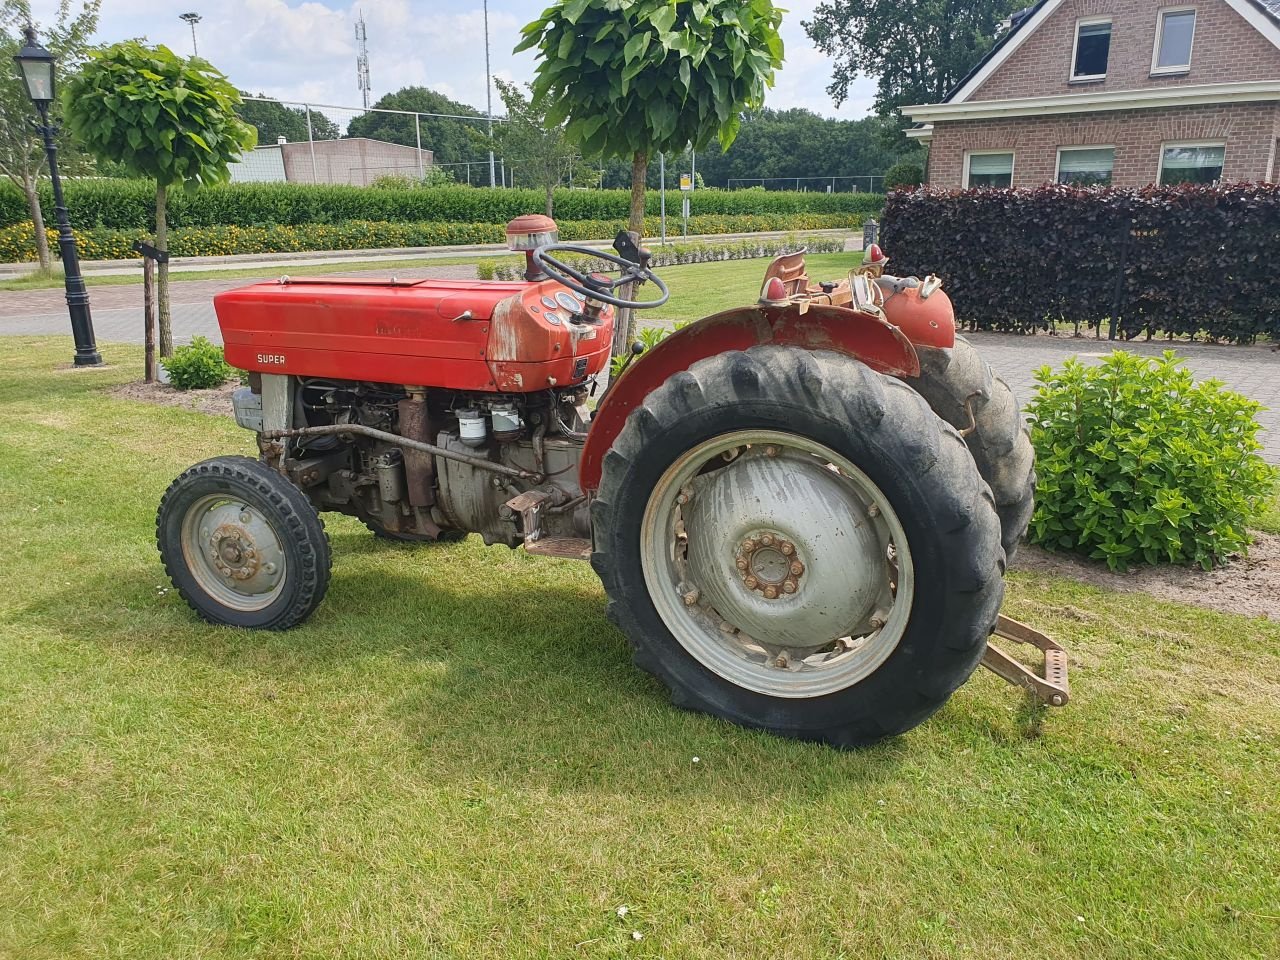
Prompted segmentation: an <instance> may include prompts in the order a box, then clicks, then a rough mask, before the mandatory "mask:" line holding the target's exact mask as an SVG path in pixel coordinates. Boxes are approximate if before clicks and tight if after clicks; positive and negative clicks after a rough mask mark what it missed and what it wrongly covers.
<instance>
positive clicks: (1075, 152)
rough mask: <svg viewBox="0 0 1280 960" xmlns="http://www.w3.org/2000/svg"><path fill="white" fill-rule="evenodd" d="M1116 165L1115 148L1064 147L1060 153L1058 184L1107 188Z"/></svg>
mask: <svg viewBox="0 0 1280 960" xmlns="http://www.w3.org/2000/svg"><path fill="white" fill-rule="evenodd" d="M1115 165H1116V148H1115V147H1063V148H1062V149H1060V150H1059V151H1058V182H1059V183H1073V184H1075V185H1076V186H1078V187H1097V186H1102V187H1107V186H1110V185H1111V171H1112V170H1113V169H1114V168H1115Z"/></svg>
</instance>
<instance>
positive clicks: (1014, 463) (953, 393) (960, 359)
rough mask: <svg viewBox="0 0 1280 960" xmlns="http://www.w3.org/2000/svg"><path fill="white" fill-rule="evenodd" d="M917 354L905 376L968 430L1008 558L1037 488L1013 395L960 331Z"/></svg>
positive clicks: (1023, 533) (934, 405) (1024, 526)
mask: <svg viewBox="0 0 1280 960" xmlns="http://www.w3.org/2000/svg"><path fill="white" fill-rule="evenodd" d="M919 354H920V376H919V377H908V378H906V382H907V383H908V384H909V385H910V386H911V387H912V389H914V390H915V391H916V392H917V393H919V394H920V396H922V397H924V398H925V400H926V401H928V403H929V408H930V409H931V410H933V412H934V413H936V414H937V415H938V416H940V417H941V418H942V419H943V420H945V421H947V423H949V424H951V425H952V426H953V427H955V428H956V429H957V430H961V431H967V433H966V435H965V443H966V444H967V445H968V447H969V452H970V453H971V454H973V460H974V463H976V464H977V465H978V473H980V474H982V479H983V480H985V481H987V484H988V485H989V486H990V487H991V495H992V496H993V497H994V498H995V501H996V512H997V513H999V514H1000V531H1001V533H1000V540H1001V542H1002V543H1003V544H1004V552H1005V558H1006V559H1007V560H1008V561H1010V562H1011V561H1012V560H1013V556H1014V554H1015V553H1016V552H1017V550H1018V544H1019V543H1021V541H1022V538H1023V537H1025V536H1026V533H1027V527H1028V525H1029V524H1030V523H1031V514H1032V513H1033V512H1034V511H1035V493H1036V470H1035V463H1036V455H1035V450H1034V449H1033V448H1032V446H1031V434H1030V432H1029V430H1028V428H1027V423H1026V420H1025V419H1024V418H1023V416H1022V412H1021V410H1020V409H1019V407H1018V401H1017V398H1015V397H1014V395H1013V391H1012V390H1011V389H1009V385H1008V384H1007V383H1005V382H1004V381H1003V380H1001V379H1000V378H999V377H997V376H996V375H995V374H994V373H993V372H992V370H991V365H990V364H988V363H987V362H986V361H985V360H983V359H982V357H981V356H980V355H979V354H978V351H977V350H975V349H974V348H973V345H972V344H971V343H969V341H968V340H966V339H964V337H956V343H955V346H954V347H952V348H951V349H950V350H949V351H948V350H937V349H932V348H928V347H924V348H920V349H919ZM971 411H972V418H971V417H970V412H971Z"/></svg>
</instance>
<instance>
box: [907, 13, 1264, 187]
mask: <svg viewBox="0 0 1280 960" xmlns="http://www.w3.org/2000/svg"><path fill="white" fill-rule="evenodd" d="M902 112H903V113H904V114H906V115H907V116H908V117H910V118H911V119H912V120H913V121H915V124H916V125H915V126H914V127H913V128H911V129H910V130H908V135H909V136H912V137H915V138H917V139H919V140H921V141H923V142H924V143H927V144H928V145H929V160H928V167H927V180H928V182H929V184H930V185H931V186H934V187H942V188H954V187H967V186H974V187H980V186H992V187H1007V186H1014V187H1034V186H1038V185H1040V184H1042V183H1055V182H1057V183H1084V184H1093V183H1101V184H1112V185H1115V186H1142V185H1145V184H1148V183H1178V182H1184V181H1193V182H1211V181H1214V180H1219V179H1221V180H1275V179H1276V178H1277V177H1278V176H1280V157H1277V153H1280V0H1193V2H1189V3H1179V2H1177V0H1170V2H1163V3H1162V2H1159V0H1040V2H1038V3H1036V4H1035V5H1034V6H1031V7H1029V8H1027V9H1026V10H1022V11H1019V13H1017V14H1014V16H1013V17H1012V18H1011V20H1010V26H1009V29H1008V30H1007V31H1006V32H1005V34H1004V35H1003V36H1002V37H1001V39H1000V41H999V42H998V43H997V44H996V45H995V47H994V48H992V50H991V52H990V53H989V54H987V56H986V57H985V58H984V59H983V60H982V61H981V62H980V63H979V64H978V65H977V66H976V67H975V68H974V69H973V71H972V72H971V73H970V74H969V75H968V76H967V77H965V78H964V79H963V80H962V81H960V83H959V84H958V85H957V86H956V88H955V89H954V90H952V91H951V93H949V94H948V95H947V97H946V98H945V99H944V100H943V101H942V102H941V103H933V104H926V105H921V106H914V107H903V108H902Z"/></svg>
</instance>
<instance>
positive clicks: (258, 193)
mask: <svg viewBox="0 0 1280 960" xmlns="http://www.w3.org/2000/svg"><path fill="white" fill-rule="evenodd" d="M65 187H66V195H67V208H68V210H69V211H70V213H71V225H72V226H73V227H76V228H79V229H88V228H91V227H107V228H111V229H116V230H150V229H152V228H153V227H154V223H153V220H152V211H153V209H154V206H155V189H154V187H152V186H151V185H150V184H149V183H148V182H146V181H143V180H69V181H67V182H66V184H65ZM43 189H44V193H43V194H42V196H43V197H44V200H43V201H42V202H43V203H44V205H45V206H46V208H48V209H52V202H53V201H52V199H51V198H49V197H48V188H47V187H44V188H43ZM675 194H676V191H671V196H670V197H668V204H667V210H668V212H669V213H670V212H671V211H672V210H673V209H674V210H675V211H677V212H678V210H679V201H678V199H677V198H676V196H675ZM883 202H884V198H883V197H882V196H880V195H879V194H870V193H818V192H812V193H810V192H801V193H797V192H789V191H788V192H784V191H764V190H732V191H726V190H708V189H703V190H695V191H694V192H693V196H692V198H691V205H692V209H691V213H692V214H693V215H694V216H707V215H714V216H743V215H768V216H778V215H782V214H793V213H821V214H837V213H842V214H869V213H874V212H877V211H879V209H880V206H881V204H882V203H883ZM658 203H659V198H658V192H657V191H656V190H650V191H649V193H648V208H647V212H648V213H649V214H650V215H652V216H657V215H658V212H659V211H658ZM545 204H546V198H545V195H544V194H543V192H542V191H540V190H504V189H491V188H489V187H430V188H426V189H421V190H400V189H380V188H376V187H345V186H313V185H308V184H281V183H232V184H226V185H224V186H217V187H203V188H201V189H200V190H198V191H196V192H195V193H193V194H188V193H185V192H184V191H181V190H175V191H172V192H171V193H170V196H169V204H168V209H167V214H168V219H169V225H170V226H171V227H175V228H182V227H213V226H231V225H236V226H242V227H251V226H258V227H266V226H275V225H286V226H303V225H306V224H320V223H323V224H341V223H346V222H349V221H353V220H371V221H380V222H387V223H496V224H505V223H506V222H507V221H508V220H511V219H513V218H515V217H518V216H520V215H521V214H524V213H536V212H541V211H542V210H543V208H544V206H545ZM630 209H631V193H630V191H628V190H558V191H556V219H557V220H560V219H564V220H615V219H620V220H625V219H626V217H627V213H628V211H629V210H630ZM28 219H30V217H29V213H28V210H27V205H26V201H25V200H24V199H23V197H22V193H21V191H19V190H18V189H17V187H15V186H13V184H11V183H8V182H7V181H6V182H4V183H2V184H0V226H12V225H14V224H18V223H21V222H23V221H24V220H28Z"/></svg>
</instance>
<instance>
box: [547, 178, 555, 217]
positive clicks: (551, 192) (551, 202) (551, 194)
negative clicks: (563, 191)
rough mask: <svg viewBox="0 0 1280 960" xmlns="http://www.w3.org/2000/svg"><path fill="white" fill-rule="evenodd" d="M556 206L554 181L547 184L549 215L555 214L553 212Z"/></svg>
mask: <svg viewBox="0 0 1280 960" xmlns="http://www.w3.org/2000/svg"><path fill="white" fill-rule="evenodd" d="M555 208H556V187H555V184H554V183H548V184H547V216H548V217H550V216H554V214H553V213H552V211H553V210H555Z"/></svg>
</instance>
